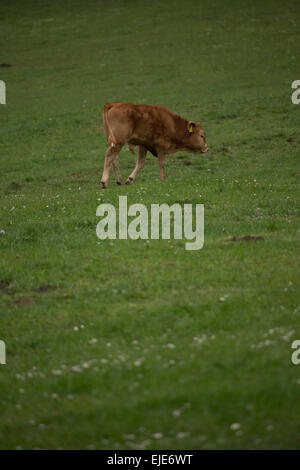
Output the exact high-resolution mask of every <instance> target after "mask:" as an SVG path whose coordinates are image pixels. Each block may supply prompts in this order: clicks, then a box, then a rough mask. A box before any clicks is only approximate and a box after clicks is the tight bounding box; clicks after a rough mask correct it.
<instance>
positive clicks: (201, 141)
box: [187, 121, 209, 153]
mask: <svg viewBox="0 0 300 470" xmlns="http://www.w3.org/2000/svg"><path fill="white" fill-rule="evenodd" d="M187 132H188V141H189V148H190V149H191V151H192V152H197V153H198V152H200V153H206V152H207V151H208V150H209V149H208V145H207V142H206V135H205V131H204V129H203V127H202V126H200V124H198V123H197V122H194V121H189V122H188V128H187Z"/></svg>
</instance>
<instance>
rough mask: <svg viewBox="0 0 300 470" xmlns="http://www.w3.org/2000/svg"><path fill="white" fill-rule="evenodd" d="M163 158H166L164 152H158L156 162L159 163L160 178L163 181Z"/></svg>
mask: <svg viewBox="0 0 300 470" xmlns="http://www.w3.org/2000/svg"><path fill="white" fill-rule="evenodd" d="M165 160H166V154H164V153H159V154H158V163H159V168H160V179H161V180H162V181H164V180H165V179H166V175H165Z"/></svg>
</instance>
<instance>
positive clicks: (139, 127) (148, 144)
mask: <svg viewBox="0 0 300 470" xmlns="http://www.w3.org/2000/svg"><path fill="white" fill-rule="evenodd" d="M102 119H103V127H104V131H105V134H106V138H107V143H108V145H109V148H108V150H107V152H106V155H105V163H104V170H103V176H102V180H101V181H102V186H103V187H104V188H106V187H107V186H108V179H109V171H110V168H111V166H113V168H114V170H115V173H116V178H117V183H118V184H121V183H122V179H121V175H120V172H119V167H118V154H119V152H120V150H121V148H122V147H123V145H125V144H126V143H128V144H129V148H130V151H131V152H132V153H134V150H133V149H134V146H135V145H138V146H139V155H138V160H137V163H136V167H135V169H134V171H133V172H132V173H131V175H130V176H129V178H128V179H127V181H126V184H130V183H133V182H134V181H135V179H136V176H137V173H138V172H139V170H140V169H141V168H143V166H144V165H145V158H146V153H147V151H149V152H151V153H152V154H153V155H155V156H156V157H158V160H159V165H160V175H161V179H165V173H164V162H165V158H166V155H168V154H172V153H175V152H178V151H179V150H186V151H189V152H196V153H205V152H207V151H208V147H207V143H206V137H205V132H204V129H203V128H202V126H201V125H200V124H198V123H196V122H193V121H187V120H186V119H184V118H182V117H180V116H179V115H178V114H175V113H173V112H172V111H170V110H169V109H167V108H165V107H164V106H149V105H146V104H133V103H120V102H118V103H107V104H105V106H104V109H103V113H102Z"/></svg>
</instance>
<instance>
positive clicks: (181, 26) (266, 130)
mask: <svg viewBox="0 0 300 470" xmlns="http://www.w3.org/2000/svg"><path fill="white" fill-rule="evenodd" d="M299 25H300V7H299V2H296V1H289V2H284V1H283V0H282V1H279V0H270V1H268V0H264V1H259V0H255V1H251V2H250V1H248V2H247V1H244V2H241V1H240V0H239V1H237V0H236V1H235V0H231V1H226V2H222V1H221V0H215V1H214V2H210V1H208V0H206V1H196V0H187V1H184V2H182V1H179V0H166V1H157V0H152V1H137V0H128V1H125V0H114V1H110V2H108V1H104V0H102V1H92V0H89V1H77V0H74V1H65V2H59V1H38V0H36V1H33V0H32V1H22V2H21V1H15V2H10V1H8V0H6V1H2V2H1V9H0V42H1V49H0V51H1V52H0V63H6V64H11V65H12V66H11V67H0V79H1V80H3V81H5V83H6V87H7V98H6V100H7V104H6V105H0V145H1V146H0V156H1V161H0V181H1V186H0V191H1V219H0V220H1V222H0V230H2V232H1V233H0V248H1V256H0V263H1V264H0V266H1V268H0V281H1V283H0V286H1V289H0V296H1V312H0V339H1V340H3V341H5V343H6V348H7V349H6V361H7V363H6V365H0V413H1V417H0V448H2V449H16V448H23V449H36V448H43V449H45V448H48V449H56V448H67V449H79V448H81V449H93V448H95V449H147V448H148V449H151V448H152V449H193V448H194V449H241V448H247V449H249V448H251V449H262V448H268V449H280V448H289V449H290V448H293V449H295V448H299V447H300V445H299V444H300V420H299V416H300V402H299V393H300V365H298V366H297V365H293V364H292V362H291V355H292V351H293V350H292V349H291V344H292V342H293V341H294V340H295V339H300V319H299V316H300V289H299V261H300V259H299V258H300V257H299V235H300V231H299V179H300V168H299V157H300V150H299V143H300V138H299V125H300V115H299V113H300V105H298V106H297V105H294V104H292V102H291V94H292V89H291V83H292V82H293V81H294V80H296V79H300V70H299V50H300V28H299ZM108 101H131V102H135V103H147V104H156V105H164V106H167V107H168V108H170V109H171V110H173V111H174V112H176V113H178V114H180V115H182V116H183V117H185V118H187V119H191V120H192V119H193V120H196V121H200V122H201V124H202V125H203V127H204V128H205V130H206V134H207V140H208V144H209V146H210V148H211V152H210V154H207V155H203V156H201V155H200V156H199V155H193V154H188V153H186V152H179V153H177V154H174V155H172V156H169V157H168V158H167V161H166V175H167V180H166V181H165V182H162V181H160V179H159V167H158V164H157V160H156V159H155V158H154V157H153V156H152V155H150V154H148V155H147V163H146V167H145V169H144V170H142V171H141V172H140V174H139V176H138V178H137V180H136V183H135V184H134V185H131V186H117V185H116V184H115V182H114V176H113V174H111V179H110V187H109V189H107V190H102V189H101V185H100V180H101V174H102V169H103V161H104V154H105V150H106V142H105V138H104V135H103V131H102V128H101V111H102V108H103V105H104V103H106V102H108ZM134 165H135V157H134V156H133V155H131V154H130V153H129V151H128V148H127V147H126V148H124V150H123V151H122V152H121V154H120V169H121V173H122V176H123V179H125V178H127V177H128V175H129V174H130V173H131V171H132V170H133V168H134ZM119 195H127V196H128V204H133V203H139V202H141V203H143V204H146V205H147V207H150V204H151V203H163V202H166V203H168V204H173V203H174V202H176V201H177V202H181V203H184V202H185V201H189V202H192V203H193V204H196V203H204V204H205V205H206V209H205V244H204V247H203V249H202V250H200V251H186V250H185V249H184V244H185V241H184V240H170V241H168V240H149V243H147V242H146V241H144V240H137V241H133V240H113V241H110V240H106V241H99V239H98V238H97V237H96V233H95V230H96V225H97V222H98V221H99V218H97V217H96V208H97V206H98V205H99V204H100V203H104V202H107V203H112V204H114V205H116V206H117V205H118V197H119ZM3 231H4V232H3ZM246 235H252V236H260V237H263V240H261V241H257V242H253V241H252V242H246V241H244V242H233V241H230V240H231V239H232V238H233V237H244V236H246Z"/></svg>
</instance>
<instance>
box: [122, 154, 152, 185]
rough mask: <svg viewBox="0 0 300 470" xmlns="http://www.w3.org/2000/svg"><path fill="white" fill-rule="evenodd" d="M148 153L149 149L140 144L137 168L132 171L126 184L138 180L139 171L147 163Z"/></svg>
mask: <svg viewBox="0 0 300 470" xmlns="http://www.w3.org/2000/svg"><path fill="white" fill-rule="evenodd" d="M146 153H147V149H145V147H143V146H142V145H139V152H138V157H137V161H136V165H135V169H134V170H133V172H132V173H131V175H130V176H129V177H128V178H127V180H126V184H132V183H134V181H135V180H136V177H137V174H138V172H139V171H140V170H141V169H142V168H144V166H145V163H146Z"/></svg>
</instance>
